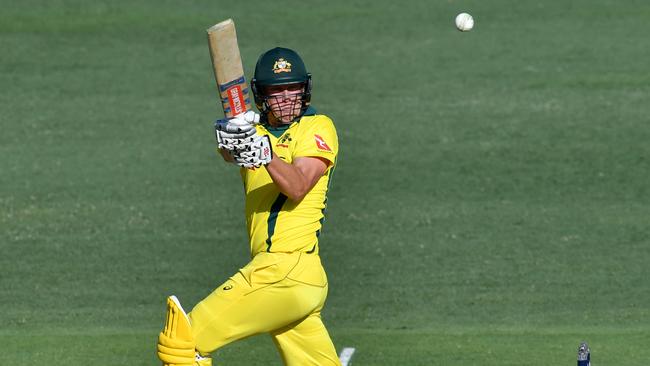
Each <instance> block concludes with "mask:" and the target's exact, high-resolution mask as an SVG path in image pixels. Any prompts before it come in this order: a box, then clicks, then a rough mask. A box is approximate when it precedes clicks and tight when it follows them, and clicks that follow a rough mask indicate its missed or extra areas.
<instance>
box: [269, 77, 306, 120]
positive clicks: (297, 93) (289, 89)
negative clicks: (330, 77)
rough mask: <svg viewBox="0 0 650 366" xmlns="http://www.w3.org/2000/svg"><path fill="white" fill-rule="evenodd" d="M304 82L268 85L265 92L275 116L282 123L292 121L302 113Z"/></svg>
mask: <svg viewBox="0 0 650 366" xmlns="http://www.w3.org/2000/svg"><path fill="white" fill-rule="evenodd" d="M304 89H305V86H304V85H303V84H288V85H276V86H270V87H267V88H266V90H265V94H266V96H267V99H266V100H267V103H268V105H269V107H270V108H271V112H272V113H273V116H274V117H275V118H276V119H278V121H279V122H281V123H291V121H293V119H294V118H295V117H296V116H298V115H299V114H300V108H301V107H302V94H303V92H304Z"/></svg>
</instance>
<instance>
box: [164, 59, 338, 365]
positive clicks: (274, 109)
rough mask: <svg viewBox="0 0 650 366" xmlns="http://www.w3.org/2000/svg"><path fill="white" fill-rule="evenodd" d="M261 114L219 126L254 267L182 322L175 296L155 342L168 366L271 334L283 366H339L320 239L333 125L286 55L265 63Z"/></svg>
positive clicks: (201, 361)
mask: <svg viewBox="0 0 650 366" xmlns="http://www.w3.org/2000/svg"><path fill="white" fill-rule="evenodd" d="M251 90H252V92H253V95H254V98H255V104H256V106H257V108H258V110H259V111H260V114H259V115H258V114H256V113H254V112H252V111H249V112H246V113H243V114H240V115H238V116H236V117H234V118H232V119H229V120H219V121H217V122H216V123H215V132H216V137H217V143H218V150H219V153H220V154H221V156H222V157H223V158H224V160H225V161H226V162H228V163H232V164H234V165H237V166H239V167H240V173H241V177H242V181H243V184H244V192H245V197H246V204H245V211H246V223H247V229H248V236H249V239H250V250H251V258H252V259H251V261H250V262H249V263H248V264H247V265H246V266H244V267H243V268H241V269H240V270H239V271H238V272H237V273H235V274H234V275H233V276H232V277H230V278H229V279H228V280H227V281H226V282H224V283H223V284H221V285H220V286H218V287H217V288H216V289H215V290H214V291H213V292H212V293H211V294H209V295H208V296H207V297H206V298H204V299H203V300H202V301H201V302H199V303H198V304H196V306H195V307H194V308H193V309H192V311H191V312H190V313H185V311H184V310H183V308H182V307H181V304H180V302H179V301H178V299H177V298H176V297H174V296H170V297H169V298H168V300H167V320H166V324H165V327H164V329H163V331H162V332H161V333H160V336H159V338H158V357H159V358H160V359H161V360H162V362H163V365H187V366H206V365H211V364H212V361H211V358H210V353H211V352H213V351H215V350H217V349H219V348H220V347H223V346H224V345H226V344H228V343H230V342H233V341H236V340H239V339H243V338H246V337H249V336H252V335H256V334H260V333H269V334H270V335H271V337H272V338H273V341H274V343H275V345H276V346H277V348H278V350H279V352H280V355H281V357H282V360H283V361H284V364H285V365H289V366H305V365H320V366H329V365H340V362H339V359H338V357H337V354H336V350H335V348H334V345H333V344H332V341H331V339H330V337H329V334H328V333H327V330H326V329H325V326H324V324H323V322H322V320H321V315H320V314H321V309H322V308H323V305H324V304H325V299H326V297H327V288H328V287H327V277H326V275H325V271H324V269H323V267H322V265H321V261H320V257H319V252H320V245H319V240H318V238H319V234H320V231H321V227H322V222H323V218H324V212H325V207H326V201H327V197H326V195H327V189H328V186H329V183H330V180H331V178H332V173H333V171H334V167H335V166H336V156H337V153H338V138H337V135H336V129H335V128H334V124H333V123H332V120H331V119H330V118H328V117H327V116H325V115H322V114H317V113H316V111H315V110H314V108H313V107H311V106H310V100H311V74H309V73H308V72H307V69H306V68H305V65H304V63H303V61H302V59H301V58H300V56H299V55H298V54H297V53H296V52H294V51H293V50H290V49H287V48H274V49H271V50H269V51H267V52H265V53H263V54H262V55H261V56H260V58H259V60H258V61H257V65H256V67H255V76H254V78H253V79H252V80H251Z"/></svg>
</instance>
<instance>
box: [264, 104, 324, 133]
mask: <svg viewBox="0 0 650 366" xmlns="http://www.w3.org/2000/svg"><path fill="white" fill-rule="evenodd" d="M314 115H316V109H315V108H314V107H312V106H309V107H307V110H306V111H305V113H304V114H303V115H302V116H303V117H304V116H314ZM300 119H302V117H300ZM299 122H300V120H298V121H296V122H293V123H291V124H288V125H280V126H277V127H273V126H271V125H268V124H267V125H265V126H264V127H266V130H267V131H269V133H270V134H271V135H273V136H275V137H277V138H279V137H280V136H282V134H283V133H284V131H286V130H288V129H289V128H290V127H291V126H293V125H294V124H296V123H299Z"/></svg>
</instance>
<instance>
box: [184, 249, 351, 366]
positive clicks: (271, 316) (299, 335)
mask: <svg viewBox="0 0 650 366" xmlns="http://www.w3.org/2000/svg"><path fill="white" fill-rule="evenodd" d="M326 297H327V277H326V275H325V271H324V270H323V267H322V265H321V262H320V258H319V257H318V255H315V254H307V253H300V252H296V253H266V252H263V253H259V254H257V255H256V256H255V257H254V258H253V260H252V261H251V262H250V263H248V264H247V265H246V266H245V267H244V268H242V269H240V270H239V272H237V273H236V274H235V275H234V276H232V277H231V278H230V279H228V281H226V282H225V283H223V284H222V285H221V286H219V287H218V288H217V289H216V290H214V291H213V292H212V293H211V294H210V295H208V297H206V298H205V299H203V300H202V301H201V302H199V303H198V304H197V305H196V306H195V307H194V309H192V311H191V312H190V314H189V317H190V319H191V321H192V332H193V333H194V338H195V340H196V349H197V350H198V351H199V352H201V353H203V354H207V353H210V352H213V351H214V350H216V349H218V348H220V347H222V346H224V345H226V344H228V343H230V342H233V341H236V340H238V339H243V338H246V337H249V336H252V335H255V334H260V333H270V334H271V336H272V337H273V341H274V342H275V344H276V346H277V347H278V350H279V351H280V354H281V356H282V359H283V360H284V363H285V365H288V366H306V365H319V366H325V365H327V366H329V365H336V366H339V365H340V362H339V359H338V356H337V354H336V350H335V348H334V345H333V344H332V341H331V339H330V337H329V334H328V333H327V330H326V329H325V326H324V325H323V322H322V320H321V317H320V311H321V309H322V308H323V305H324V303H325V299H326Z"/></svg>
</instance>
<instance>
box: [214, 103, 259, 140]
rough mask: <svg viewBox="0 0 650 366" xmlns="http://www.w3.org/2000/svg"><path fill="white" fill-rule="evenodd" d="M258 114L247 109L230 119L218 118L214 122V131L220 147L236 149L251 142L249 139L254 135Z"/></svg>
mask: <svg viewBox="0 0 650 366" xmlns="http://www.w3.org/2000/svg"><path fill="white" fill-rule="evenodd" d="M259 121H260V115H259V114H257V113H255V112H253V111H248V112H245V113H242V114H239V115H237V116H235V117H233V118H231V119H219V120H217V121H216V122H215V123H214V132H215V136H216V138H217V144H218V147H219V148H220V149H226V150H236V149H238V148H240V147H241V146H244V145H247V144H249V143H251V142H252V140H251V139H249V138H250V137H251V136H253V135H255V132H256V131H255V125H256V124H257V123H259Z"/></svg>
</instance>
